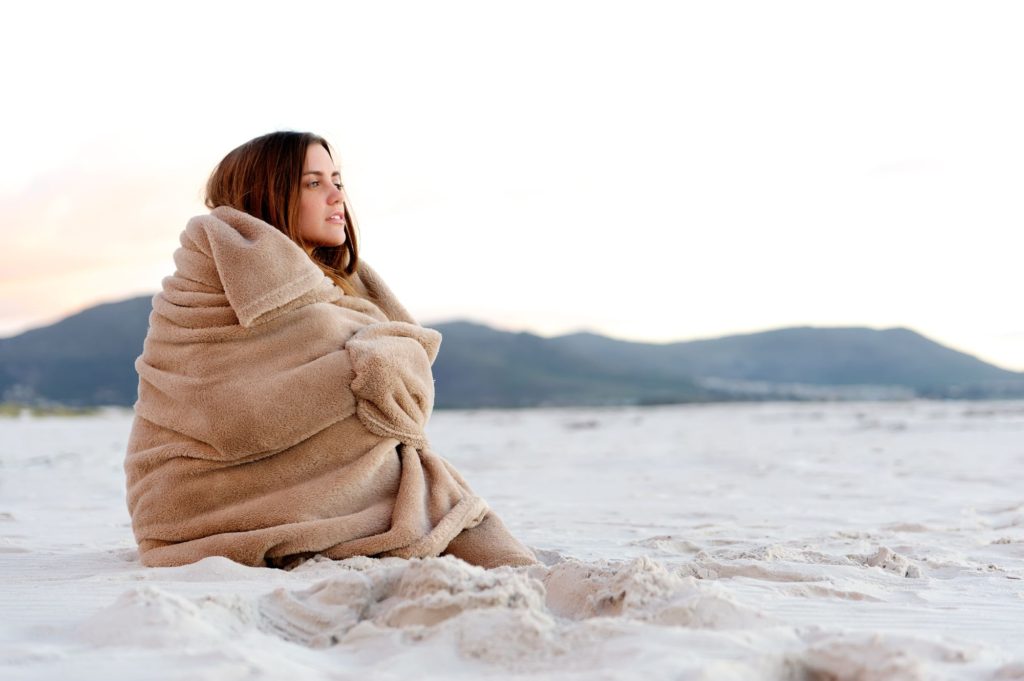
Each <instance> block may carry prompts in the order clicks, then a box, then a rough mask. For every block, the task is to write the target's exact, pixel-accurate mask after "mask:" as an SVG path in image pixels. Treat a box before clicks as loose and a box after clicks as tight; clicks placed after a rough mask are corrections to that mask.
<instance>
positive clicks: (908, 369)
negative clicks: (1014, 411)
mask: <svg viewBox="0 0 1024 681" xmlns="http://www.w3.org/2000/svg"><path fill="white" fill-rule="evenodd" d="M150 300H151V298H150V297H149V296H142V297H138V298H131V299H128V300H124V301H120V302H115V303H106V304H103V305H97V306H95V307H92V308H89V309H87V310H84V311H82V312H80V313H78V314H75V315H72V316H69V317H67V318H65V319H63V320H61V321H58V322H56V323H54V324H51V325H48V326H45V327H40V328H36V329H31V330H29V331H25V332H24V333H20V334H18V335H16V336H12V337H10V338H3V339H0V399H2V400H3V401H12V402H18V403H23V404H35V403H50V404H52V403H57V404H65V405H69V406H98V405H121V406H131V405H132V404H133V403H134V402H135V398H136V394H137V389H138V376H137V375H136V373H135V368H134V361H135V358H136V357H137V356H138V355H139V354H140V353H141V351H142V342H143V339H144V338H145V335H146V330H147V326H148V317H149V312H150V307H151V304H150ZM428 326H431V327H432V328H435V329H437V330H438V331H440V332H441V334H442V335H443V341H442V344H441V352H440V354H439V355H438V358H437V361H436V362H435V364H434V378H435V385H436V393H437V396H436V406H437V407H438V408H480V407H532V406H572V405H576V406H583V405H636V404H666V403H678V402H711V401H734V400H767V399H800V400H806V399H830V400H834V399H910V398H916V397H926V398H967V399H971V398H1000V397H1024V373H1018V372H1013V371H1008V370H1006V369H1002V368H999V367H997V366H994V365H992V364H988V363H986V362H983V361H981V360H979V359H977V358H976V357H973V356H971V355H968V354H965V353H963V352H959V351H956V350H953V349H951V348H948V347H945V346H943V345H940V344H939V343H936V342H934V341H932V340H930V339H928V338H926V337H924V336H922V335H921V334H919V333H917V332H915V331H912V330H910V329H905V328H892V329H883V330H877V329H870V328H862V327H852V328H815V327H797V328H785V329H777V330H772V331H764V332H761V333H751V334H743V335H733V336H725V337H722V338H714V339H707V340H696V341H681V342H675V343H657V344H656V343H640V342H630V341H623V340H616V339H613V338H608V337H605V336H600V335H597V334H593V333H574V334H568V335H563V336H557V337H553V338H545V337H541V336H538V335H535V334H532V333H525V332H518V333H517V332H509V331H502V330H498V329H494V328H491V327H488V326H484V325H481V324H476V323H473V322H468V321H451V322H444V323H436V324H428Z"/></svg>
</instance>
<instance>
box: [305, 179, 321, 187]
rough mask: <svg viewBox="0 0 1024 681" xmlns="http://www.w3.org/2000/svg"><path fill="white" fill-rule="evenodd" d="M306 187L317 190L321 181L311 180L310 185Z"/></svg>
mask: <svg viewBox="0 0 1024 681" xmlns="http://www.w3.org/2000/svg"><path fill="white" fill-rule="evenodd" d="M306 186H307V187H309V188H310V189H316V188H317V187H319V186H320V180H310V181H309V184H308V185H306Z"/></svg>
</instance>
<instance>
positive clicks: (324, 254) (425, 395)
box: [125, 132, 536, 567]
mask: <svg viewBox="0 0 1024 681" xmlns="http://www.w3.org/2000/svg"><path fill="white" fill-rule="evenodd" d="M206 204H207V206H208V207H209V208H210V209H211V212H210V214H209V215H203V216H199V217H196V218H193V219H192V220H191V221H190V222H189V223H188V226H187V227H186V229H185V231H184V232H183V233H182V235H181V248H179V249H178V250H177V251H176V252H175V254H174V260H175V265H176V267H177V269H176V271H175V273H174V275H172V276H170V277H167V278H166V279H164V281H163V290H162V291H161V292H160V293H158V294H157V295H156V296H155V297H154V298H153V312H152V313H151V315H150V326H149V332H148V334H147V336H146V341H145V345H144V348H143V352H142V355H141V356H140V357H139V358H138V359H137V360H136V364H135V366H136V369H137V370H138V373H139V399H138V401H137V402H136V404H135V414H136V416H135V421H134V424H133V428H132V432H131V436H130V439H129V443H128V454H127V458H126V460H125V470H126V474H127V484H128V507H129V511H130V512H131V516H132V528H133V530H134V532H135V537H136V540H137V541H138V544H139V553H140V557H141V559H142V562H143V563H144V564H146V565H181V564H185V563H190V562H193V561H196V560H199V559H201V558H204V557H207V556H215V555H216V556H226V557H228V558H231V559H233V560H236V561H238V562H241V563H245V564H249V565H271V566H288V565H291V564H294V563H295V562H297V561H299V560H301V559H303V558H305V557H308V556H311V555H314V554H318V553H319V554H323V555H326V556H329V557H331V558H346V557H349V556H355V555H369V556H403V557H426V556H436V555H439V554H442V553H445V554H451V555H455V556H457V557H460V558H463V559H464V560H467V561H469V562H471V563H474V564H477V565H481V566H484V567H494V566H498V565H528V564H531V563H534V562H536V559H535V558H534V556H533V554H532V553H531V552H530V551H529V549H527V548H526V547H525V546H523V545H522V544H520V543H519V542H518V541H517V540H515V538H513V537H512V536H511V535H510V534H509V533H508V530H507V529H506V528H505V526H504V525H503V523H502V522H501V520H500V519H499V518H498V517H497V516H495V515H494V514H493V513H491V512H490V511H489V510H488V508H487V506H486V504H485V503H484V501H483V500H482V499H480V497H478V496H476V495H475V494H474V493H473V492H472V490H471V489H470V488H469V486H468V485H467V484H466V482H465V481H464V480H463V478H462V477H461V476H460V475H459V473H458V471H456V470H455V469H454V468H453V467H452V466H451V465H450V464H449V463H448V462H447V461H445V460H444V459H442V458H441V457H440V456H438V455H437V454H435V453H433V452H432V451H431V450H430V446H429V444H428V442H427V440H426V437H425V436H424V432H423V429H424V426H425V425H426V422H427V419H428V418H429V416H430V413H431V410H432V407H433V399H434V392H433V389H434V388H433V379H432V377H431V371H430V366H431V364H432V362H433V360H434V358H435V356H436V354H437V351H438V347H439V344H440V340H441V338H440V334H438V333H437V332H436V331H434V330H432V329H426V328H423V327H421V326H419V325H418V324H417V323H416V322H415V320H413V318H412V317H411V316H410V315H409V313H408V312H407V311H406V310H405V308H404V307H403V306H402V305H401V303H399V302H398V300H397V299H396V298H395V296H394V295H393V294H392V293H391V291H390V290H389V289H388V287H387V286H386V285H385V284H384V282H383V281H382V280H381V278H380V277H379V276H378V275H377V274H376V273H375V272H374V271H373V270H372V269H371V268H370V267H369V266H367V265H366V263H365V262H363V261H361V260H360V258H359V250H358V246H357V241H356V229H355V221H354V219H353V216H352V210H351V208H350V206H349V203H348V199H347V197H346V195H345V191H344V188H343V186H342V184H341V176H340V173H339V172H338V170H337V167H336V166H335V165H334V160H333V157H332V154H331V150H330V147H329V145H328V144H327V142H326V141H325V140H323V139H322V138H321V137H318V136H316V135H312V134H309V133H296V132H276V133H272V134H269V135H265V136H263V137H258V138H256V139H253V140H251V141H249V142H246V143H245V144H243V145H242V146H240V147H238V148H237V149H235V150H234V151H232V152H231V153H229V154H228V155H227V156H226V157H225V158H224V159H223V160H222V161H221V163H220V164H219V165H218V166H217V168H216V169H215V170H214V172H213V174H212V175H211V176H210V179H209V182H208V184H207V196H206Z"/></svg>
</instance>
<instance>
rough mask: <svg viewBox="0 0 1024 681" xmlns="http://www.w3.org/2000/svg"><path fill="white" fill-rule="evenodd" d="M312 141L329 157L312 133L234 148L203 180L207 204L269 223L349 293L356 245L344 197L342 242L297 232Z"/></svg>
mask: <svg viewBox="0 0 1024 681" xmlns="http://www.w3.org/2000/svg"><path fill="white" fill-rule="evenodd" d="M311 144H319V145H321V146H322V147H323V148H324V149H326V150H327V153H328V155H330V156H331V158H332V159H333V158H334V154H332V153H331V147H330V145H329V144H328V143H327V140H325V139H324V138H323V137H320V136H319V135H314V134H313V133H311V132H291V131H281V132H272V133H270V134H269V135H263V136H262V137H257V138H255V139H251V140H249V141H248V142H246V143H245V144H243V145H241V146H239V147H237V148H235V149H233V150H232V151H231V152H230V153H229V154H228V155H227V156H225V157H224V158H223V160H221V162H220V163H218V164H217V167H216V168H214V169H213V172H212V173H211V174H210V179H209V180H207V182H206V207H207V208H210V209H213V208H216V207H218V206H230V207H231V208H235V209H237V210H240V211H242V212H244V213H248V214H249V215H252V216H253V217H256V218H259V219H260V220H263V221H264V222H266V223H268V224H270V225H273V226H274V227H276V228H277V229H279V230H281V232H283V233H284V234H286V235H287V236H288V238H289V239H291V240H292V241H294V242H295V243H297V244H298V245H299V246H300V247H301V248H302V249H303V250H304V251H306V253H308V254H309V257H310V258H311V259H312V260H313V262H314V263H315V264H316V265H317V267H319V268H320V269H321V270H323V272H324V274H326V275H327V276H328V277H330V278H331V280H333V281H334V283H335V284H337V285H338V286H339V287H341V289H342V290H343V291H345V293H347V294H349V295H354V294H356V291H355V288H354V286H353V283H352V281H351V278H352V276H353V275H354V274H355V273H356V271H357V270H358V268H359V246H358V243H357V239H356V221H355V217H354V216H353V215H352V207H351V206H350V205H349V203H348V197H347V196H346V198H345V200H344V210H345V243H344V244H342V245H341V246H317V247H313V246H310V245H308V244H307V243H305V241H304V240H303V239H302V236H301V235H300V234H299V233H298V213H299V190H300V187H301V184H300V183H301V181H302V167H303V164H304V163H305V161H306V150H307V149H308V148H309V145H311Z"/></svg>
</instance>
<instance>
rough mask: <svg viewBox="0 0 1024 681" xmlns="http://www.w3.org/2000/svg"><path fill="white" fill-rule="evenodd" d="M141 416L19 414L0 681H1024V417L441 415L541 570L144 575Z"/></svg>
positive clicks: (439, 562)
mask: <svg viewBox="0 0 1024 681" xmlns="http://www.w3.org/2000/svg"><path fill="white" fill-rule="evenodd" d="M131 418H132V416H131V413H130V412H129V411H125V410H106V411H102V412H101V413H98V414H95V415H90V416H79V417H42V416H41V417H33V416H29V415H25V414H23V415H22V416H15V417H7V418H2V419H0V611H2V612H3V613H4V617H3V618H2V620H0V678H2V679H5V680H9V681H13V680H16V679H104V680H105V681H112V680H116V679H126V680H127V679H131V680H145V679H211V680H212V679H218V680H221V679H256V678H259V679H277V678H287V679H338V680H341V679H409V678H415V679H478V678H479V679H505V678H509V679H511V678H515V679H793V680H797V679H821V680H824V679H850V680H853V679H993V680H995V679H999V680H1004V679H1024V486H1022V481H1024V402H1021V401H1001V402H996V401H988V402H970V401H936V402H932V401H901V402H837V403H787V402H778V403H756V404H717V405H672V406H654V407H623V408H589V409H524V410H479V411H438V412H436V413H435V414H434V415H433V416H432V419H431V422H430V425H429V427H428V430H427V434H428V437H429V439H430V442H431V448H432V449H433V450H434V451H436V452H437V453H439V454H441V455H443V456H445V457H446V458H448V459H449V460H450V461H451V462H452V463H453V464H455V466H456V467H457V468H458V469H459V471H460V472H462V473H463V474H464V475H465V477H466V478H467V480H468V481H469V483H470V484H471V485H472V486H473V488H474V490H475V491H476V492H477V493H479V494H480V495H482V496H483V497H484V498H485V499H487V500H488V502H489V503H490V504H491V506H492V508H493V509H494V510H495V511H496V512H497V513H498V514H499V515H500V516H501V517H502V518H503V519H504V520H505V522H506V524H507V525H508V526H509V528H510V529H511V530H512V531H513V533H515V534H516V535H517V536H518V537H520V538H521V539H522V540H523V541H524V542H525V543H526V544H527V545H528V546H530V547H531V548H532V549H534V551H535V552H536V553H537V555H538V556H539V558H540V559H541V561H542V562H543V565H538V566H534V567H529V568H516V569H512V568H499V569H495V570H490V571H487V570H482V569H479V568H476V567H473V566H470V565H467V564H465V563H462V562H461V561H458V560H456V559H453V558H430V559H423V560H403V559H397V558H388V559H372V558H353V559H349V560H345V561H330V560H326V559H320V558H316V559H313V560H310V561H307V562H306V563H303V564H302V565H300V566H298V567H296V568H295V569H293V570H290V571H283V570H275V569H270V568H252V567H246V566H243V565H239V564H236V563H233V562H231V561H229V560H227V559H224V558H217V557H214V558H208V559H205V560H202V561H200V562H198V563H195V564H192V565H187V566H183V567H175V568H145V567H143V566H142V565H141V564H140V563H139V560H138V554H137V551H136V547H135V542H134V539H133V537H132V533H131V527H130V520H129V517H128V512H127V508H126V506H125V501H124V472H123V468H122V466H123V457H124V451H125V445H126V442H127V437H128V432H129V429H130V426H131Z"/></svg>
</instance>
